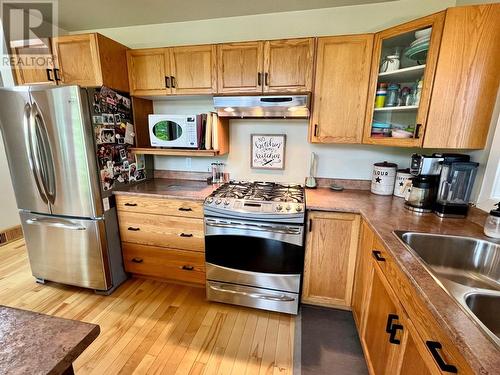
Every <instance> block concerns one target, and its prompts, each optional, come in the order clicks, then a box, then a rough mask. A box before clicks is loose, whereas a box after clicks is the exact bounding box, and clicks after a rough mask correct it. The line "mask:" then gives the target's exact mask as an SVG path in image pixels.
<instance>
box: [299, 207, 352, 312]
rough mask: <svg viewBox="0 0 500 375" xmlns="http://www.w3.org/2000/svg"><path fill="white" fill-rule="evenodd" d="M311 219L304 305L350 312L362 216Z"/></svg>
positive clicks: (325, 214) (326, 215)
mask: <svg viewBox="0 0 500 375" xmlns="http://www.w3.org/2000/svg"><path fill="white" fill-rule="evenodd" d="M308 218H309V222H308V223H309V224H308V230H309V232H308V233H307V240H306V241H307V243H306V255H305V262H304V282H303V290H302V301H303V302H305V303H311V304H317V305H323V306H333V307H341V308H348V307H349V306H350V304H351V294H352V284H353V278H354V267H355V263H356V250H357V246H358V235H359V222H360V218H359V215H354V214H345V213H331V212H319V211H312V212H309V213H308Z"/></svg>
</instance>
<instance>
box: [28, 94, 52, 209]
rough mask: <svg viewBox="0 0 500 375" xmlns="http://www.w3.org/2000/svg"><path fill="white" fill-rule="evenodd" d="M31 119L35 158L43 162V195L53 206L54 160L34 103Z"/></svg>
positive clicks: (43, 124)
mask: <svg viewBox="0 0 500 375" xmlns="http://www.w3.org/2000/svg"><path fill="white" fill-rule="evenodd" d="M31 117H32V119H33V122H34V127H35V129H36V130H37V131H35V133H36V142H37V147H39V148H40V153H37V154H36V155H37V157H38V156H41V157H42V158H43V161H39V164H40V167H41V168H42V172H43V173H42V174H41V177H42V183H43V187H44V190H45V195H46V197H47V199H48V200H49V202H50V203H52V204H54V202H55V198H56V184H55V172H54V159H53V157H52V150H51V147H50V141H49V136H48V134H47V128H46V126H45V123H44V120H43V117H42V115H41V113H40V111H39V109H38V106H37V105H36V103H35V102H33V105H32V106H31ZM38 136H40V137H38Z"/></svg>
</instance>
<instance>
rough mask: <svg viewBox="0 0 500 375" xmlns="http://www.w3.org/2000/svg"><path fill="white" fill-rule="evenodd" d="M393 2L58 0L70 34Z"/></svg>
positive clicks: (61, 21) (62, 23) (63, 23)
mask: <svg viewBox="0 0 500 375" xmlns="http://www.w3.org/2000/svg"><path fill="white" fill-rule="evenodd" d="M385 1H394V0H182V1H179V0H141V1H139V0H85V1H81V0H59V1H58V3H59V17H58V18H59V25H58V26H59V27H60V28H62V29H64V30H67V31H79V30H91V29H102V28H109V27H123V26H132V25H147V24H155V23H168V22H182V21H193V20H203V19H211V18H222V17H234V16H245V15H253V14H264V13H277V12H289V11H297V10H306V9H319V8H330V7H340V6H347V5H360V4H370V3H380V2H385Z"/></svg>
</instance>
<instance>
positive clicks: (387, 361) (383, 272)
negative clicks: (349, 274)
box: [352, 222, 473, 375]
mask: <svg viewBox="0 0 500 375" xmlns="http://www.w3.org/2000/svg"><path fill="white" fill-rule="evenodd" d="M358 253H359V257H358V260H357V268H356V276H355V278H356V280H355V287H354V293H353V301H352V309H353V314H354V318H355V321H356V324H357V327H358V332H359V335H360V338H361V345H362V347H363V351H364V354H365V359H366V361H367V365H368V369H369V371H370V374H372V375H379V374H387V375H399V374H400V375H413V374H415V375H417V374H418V375H420V374H429V375H430V374H449V373H460V374H471V373H473V372H472V371H471V369H470V367H469V365H468V364H467V362H466V361H465V359H464V358H463V356H462V355H461V354H460V351H459V350H458V348H457V347H456V346H455V345H454V343H453V340H452V339H451V338H450V337H449V336H448V335H447V334H446V333H445V332H443V330H442V328H441V327H440V326H439V324H438V322H437V321H436V319H435V318H434V317H433V316H432V313H431V312H430V311H429V310H428V308H427V307H426V304H425V303H424V301H422V297H421V296H420V295H419V293H418V292H417V291H416V290H415V288H414V287H413V286H412V285H411V284H410V281H409V280H408V279H407V277H406V276H405V275H404V274H403V273H402V270H401V269H400V268H399V266H398V264H397V263H396V261H395V260H394V258H393V257H392V255H391V254H390V252H389V251H388V250H387V249H385V247H384V245H383V243H382V241H381V240H380V238H379V237H378V236H377V235H375V233H374V232H373V231H372V230H371V229H370V227H369V226H368V224H367V223H365V222H363V223H362V229H361V235H360V247H359V251H358Z"/></svg>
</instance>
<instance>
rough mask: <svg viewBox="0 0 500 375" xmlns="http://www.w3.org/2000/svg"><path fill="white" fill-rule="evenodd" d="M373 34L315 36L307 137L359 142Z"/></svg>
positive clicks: (317, 139) (318, 140) (326, 140)
mask: <svg viewBox="0 0 500 375" xmlns="http://www.w3.org/2000/svg"><path fill="white" fill-rule="evenodd" d="M372 46H373V35H372V34H364V35H353V36H338V37H324V38H318V46H317V57H316V74H315V87H314V96H313V109H312V116H311V120H310V128H309V140H310V141H311V142H313V143H361V139H362V134H363V125H364V121H365V108H366V101H367V95H368V84H369V74H370V66H371V56H372Z"/></svg>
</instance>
